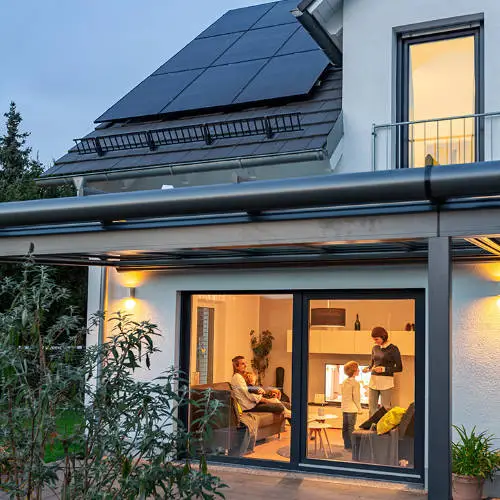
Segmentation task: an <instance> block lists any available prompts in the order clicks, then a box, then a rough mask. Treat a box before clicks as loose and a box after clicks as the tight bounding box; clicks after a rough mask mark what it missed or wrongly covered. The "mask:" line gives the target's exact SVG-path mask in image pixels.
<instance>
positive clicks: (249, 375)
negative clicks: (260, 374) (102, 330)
mask: <svg viewBox="0 0 500 500" xmlns="http://www.w3.org/2000/svg"><path fill="white" fill-rule="evenodd" d="M243 378H244V379H245V382H246V383H247V386H248V392H253V393H257V394H262V395H264V396H265V397H266V398H267V399H269V401H270V402H272V403H278V404H281V405H282V406H283V413H284V415H285V418H291V416H292V413H291V411H290V409H289V408H287V407H286V406H285V405H284V404H283V403H282V402H281V401H280V400H279V398H280V396H281V391H280V390H279V389H271V390H269V391H268V392H265V391H264V389H263V388H262V387H259V386H257V385H255V384H256V383H257V376H256V375H255V373H253V372H245V373H244V374H243Z"/></svg>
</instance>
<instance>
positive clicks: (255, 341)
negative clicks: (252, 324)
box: [250, 330, 274, 384]
mask: <svg viewBox="0 0 500 500" xmlns="http://www.w3.org/2000/svg"><path fill="white" fill-rule="evenodd" d="M273 340H274V337H273V334H272V333H271V332H270V331H269V330H264V331H263V332H262V333H261V334H260V335H259V336H257V335H256V334H255V330H251V331H250V346H251V348H252V352H253V359H252V368H253V369H254V370H256V371H257V374H258V379H259V380H258V383H259V384H260V383H261V382H262V379H263V378H264V377H265V375H266V370H267V369H268V368H269V354H270V353H271V350H272V348H273Z"/></svg>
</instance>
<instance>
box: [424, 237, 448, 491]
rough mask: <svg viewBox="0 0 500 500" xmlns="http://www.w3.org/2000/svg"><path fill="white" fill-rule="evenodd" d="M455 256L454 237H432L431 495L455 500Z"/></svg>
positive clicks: (429, 462) (429, 482)
mask: <svg viewBox="0 0 500 500" xmlns="http://www.w3.org/2000/svg"><path fill="white" fill-rule="evenodd" d="M451 273H452V265H451V253H450V238H448V237H435V238H429V257H428V312H429V335H428V353H429V354H428V363H429V365H428V366H429V399H428V401H429V403H428V404H429V406H428V408H429V424H428V425H429V426H428V467H429V471H428V483H427V484H428V492H429V500H451V498H452V493H451V361H452V354H451Z"/></svg>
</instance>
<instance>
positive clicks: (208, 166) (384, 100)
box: [0, 0, 500, 500]
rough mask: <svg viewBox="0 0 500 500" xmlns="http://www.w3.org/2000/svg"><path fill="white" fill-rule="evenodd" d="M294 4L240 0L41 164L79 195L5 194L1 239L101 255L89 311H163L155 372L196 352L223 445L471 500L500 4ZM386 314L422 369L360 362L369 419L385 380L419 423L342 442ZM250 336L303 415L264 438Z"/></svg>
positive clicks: (495, 289)
mask: <svg viewBox="0 0 500 500" xmlns="http://www.w3.org/2000/svg"><path fill="white" fill-rule="evenodd" d="M297 1H298V0H291V1H290V0H282V1H279V2H273V3H268V4H259V5H256V6H253V7H248V8H244V9H236V10H232V11H229V12H228V13H227V14H225V15H224V16H223V17H222V18H220V19H219V20H218V21H216V22H215V23H214V24H213V25H212V26H210V27H208V28H207V29H206V30H205V31H204V32H203V33H201V34H200V35H199V36H198V37H197V38H196V39H195V40H193V41H192V42H191V43H190V44H189V45H188V46H187V47H186V48H185V49H183V50H182V51H181V52H180V53H179V54H177V55H176V56H174V57H173V58H172V59H170V60H169V61H167V62H165V63H164V64H162V66H160V67H159V68H158V69H157V70H156V71H154V72H153V73H152V74H151V75H150V76H148V77H147V78H146V79H145V80H144V81H143V82H141V83H140V84H139V85H138V86H137V87H135V88H134V89H132V90H131V91H130V92H129V93H128V94H126V95H125V96H124V97H123V98H122V99H121V100H120V101H118V102H117V103H115V104H114V105H113V106H111V107H110V108H109V109H108V110H107V111H105V112H104V113H103V114H102V115H101V116H100V117H98V118H97V120H96V128H95V130H94V131H93V132H92V133H91V134H89V135H88V136H86V137H84V138H81V139H79V140H77V141H76V145H75V146H74V147H72V148H71V149H70V150H69V152H68V154H67V155H65V156H64V157H62V158H60V159H59V160H58V161H56V162H55V165H54V166H53V167H52V168H51V169H49V170H48V171H47V172H46V173H45V175H44V176H43V178H42V179H40V182H41V183H43V184H57V183H64V182H74V183H75V185H76V186H77V188H78V194H79V196H78V197H76V198H74V199H58V200H42V201H36V202H21V203H11V204H5V205H3V206H0V225H1V226H2V227H3V229H2V230H1V231H0V235H1V237H2V246H1V248H0V252H1V253H2V256H3V257H2V258H4V259H5V260H9V259H11V260H16V259H18V258H20V256H22V255H23V254H24V253H25V251H26V248H27V247H28V245H29V243H30V242H34V244H35V248H36V252H37V258H38V260H39V261H40V262H47V263H54V262H56V263H62V262H63V263H73V264H79V265H87V266H90V278H89V311H95V310H98V309H100V308H105V309H107V310H110V311H113V310H117V309H123V308H127V307H128V308H130V310H131V311H133V314H136V315H137V316H138V317H151V318H152V319H153V320H154V321H155V322H156V323H157V324H158V325H159V327H160V329H161V330H162V331H163V332H164V337H163V339H162V341H161V345H160V347H161V348H162V351H163V354H162V356H163V358H162V363H160V364H157V365H153V367H152V368H153V369H152V372H151V374H149V375H148V374H143V376H155V375H158V374H159V372H160V371H162V370H163V369H164V368H165V367H167V366H169V365H171V364H176V365H178V366H179V367H180V368H182V369H183V370H185V371H186V372H187V373H188V374H189V379H190V384H191V386H194V387H199V386H205V387H206V386H211V387H214V388H215V389H217V390H216V395H217V397H220V398H221V399H222V400H223V401H224V402H225V403H226V407H225V408H226V410H227V411H225V412H224V414H223V415H222V416H221V421H220V422H218V423H217V426H216V428H215V430H214V436H213V440H212V441H211V442H210V443H207V446H208V448H209V450H210V454H211V458H212V459H213V460H214V461H222V462H230V463H237V464H250V465H256V466H260V467H273V468H283V469H290V470H300V471H310V472H322V473H330V474H343V475H353V476H358V477H365V478H372V479H381V478H384V479H387V480H394V481H403V482H412V483H417V484H421V485H423V486H424V487H425V488H427V489H428V491H429V498H430V499H431V500H434V499H435V500H442V499H444V498H451V490H450V482H449V480H448V478H449V477H450V440H451V437H452V436H451V424H452V423H454V424H464V425H466V426H467V427H469V428H470V427H472V426H473V425H476V426H477V427H478V428H479V429H487V430H488V431H489V432H492V433H495V434H496V435H498V436H500V426H499V419H498V416H497V415H498V413H499V412H500V398H499V397H498V394H497V392H498V391H497V389H496V387H497V383H498V379H499V375H500V335H499V333H500V303H499V302H498V300H499V299H498V296H499V295H500V288H499V284H498V283H499V281H500V262H499V261H498V256H499V255H500V240H499V239H498V238H499V237H500V231H499V226H498V220H499V219H498V215H499V211H500V205H499V201H500V200H499V198H498V195H499V193H500V162H499V161H498V159H499V157H498V151H497V148H498V145H497V138H499V137H500V135H499V134H500V130H499V128H498V127H499V126H500V123H499V116H500V111H499V110H500V95H499V94H498V92H496V89H497V88H498V86H499V84H500V60H499V59H498V58H497V57H496V47H498V46H499V42H500V40H499V39H498V38H499V37H500V35H499V33H500V30H499V29H498V25H499V24H500V4H498V2H497V1H496V0H476V1H474V2H472V1H471V0H460V1H458V0H441V1H440V2H432V1H430V0H418V1H417V2H415V1H414V2H410V1H408V0H379V1H378V2H376V3H375V2H371V1H368V0H345V1H341V0H315V1H308V0H304V1H303V2H302V3H300V4H299V5H297ZM13 216H15V218H13ZM452 298H453V301H452ZM377 326H379V327H383V328H384V329H385V330H386V331H387V332H388V335H389V342H390V343H392V344H393V345H396V346H397V347H398V350H399V353H400V355H401V360H402V370H401V371H398V372H397V373H395V374H394V377H390V376H389V377H385V379H384V381H383V383H380V378H379V380H375V379H376V378H377V377H375V379H373V380H372V378H373V377H372V378H371V377H370V373H369V372H366V373H365V372H363V371H361V373H360V374H359V375H358V379H359V381H360V383H361V406H362V408H361V411H360V413H361V414H360V415H358V424H359V423H361V422H362V421H364V420H366V419H367V418H368V416H369V411H370V410H369V405H370V395H372V398H373V395H374V394H376V392H375V391H377V390H381V391H382V392H383V391H389V393H387V392H386V393H385V394H386V395H387V394H389V396H390V399H391V405H392V406H399V407H401V408H403V409H404V410H406V412H405V417H403V422H402V423H401V424H400V426H399V427H398V428H396V429H395V430H394V431H393V432H391V433H390V434H387V435H384V436H377V435H376V434H375V433H373V432H370V431H365V432H358V431H356V432H355V433H354V434H353V443H352V450H345V449H344V442H343V440H342V430H341V429H342V413H341V399H342V394H341V392H342V391H341V384H342V383H343V381H344V380H345V378H346V375H345V373H344V370H343V367H344V365H345V364H346V363H347V362H348V361H350V360H354V361H357V363H358V364H359V366H360V367H361V368H365V367H368V366H369V365H370V362H371V351H372V346H373V340H372V337H371V331H372V329H373V328H374V327H377ZM251 331H253V332H254V334H255V335H256V337H255V338H256V341H257V342H258V340H259V335H262V333H261V332H264V331H270V332H271V333H272V335H273V337H274V340H273V345H272V350H271V351H270V354H269V356H268V358H269V366H268V367H267V369H266V370H260V371H259V375H261V379H262V383H263V385H264V386H279V387H280V388H281V390H282V392H283V393H285V394H286V395H287V396H289V397H290V398H291V402H292V426H291V427H289V426H288V425H286V422H285V421H284V419H283V417H282V415H281V413H274V414H273V413H269V412H262V413H261V414H259V415H258V416H257V417H255V420H256V421H257V439H258V441H257V445H256V446H255V450H254V453H252V454H246V451H247V448H245V439H246V437H248V432H247V428H246V427H245V425H244V421H245V416H246V415H245V416H242V415H240V413H239V412H238V407H237V405H236V404H235V400H234V397H233V396H234V395H233V394H232V393H231V390H230V386H229V382H230V380H231V377H232V375H233V366H232V362H231V360H232V359H233V358H234V357H236V356H244V357H245V358H246V360H247V362H248V364H250V361H251V360H252V358H253V356H254V353H253V351H252V345H251V338H252V337H251V334H250V332H251ZM108 333H109V332H106V331H99V332H96V333H95V336H94V338H93V340H94V341H95V342H99V341H100V340H102V338H104V337H105V336H106V335H107V334H108ZM260 338H261V337H260ZM264 365H265V363H264ZM386 379H387V380H386ZM372 382H373V384H374V385H372V386H371V387H370V384H372ZM384 384H385V385H384ZM374 403H375V404H376V403H377V401H375V400H372V407H373V404H374ZM186 418H189V415H186ZM292 429H293V432H292ZM499 487H500V483H499V481H497V482H496V483H494V484H493V485H492V488H497V489H498V488H499Z"/></svg>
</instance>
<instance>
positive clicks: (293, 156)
mask: <svg viewBox="0 0 500 500" xmlns="http://www.w3.org/2000/svg"><path fill="white" fill-rule="evenodd" d="M327 158H328V154H327V152H326V151H325V150H324V149H312V150H310V151H300V152H298V153H278V154H274V155H261V156H246V157H241V158H234V159H231V160H210V161H203V162H196V163H177V164H175V165H171V164H159V165H153V166H149V167H129V168H123V169H117V170H108V171H98V172H88V173H85V172H83V173H77V174H69V175H53V176H47V177H39V178H38V179H35V182H36V184H38V185H39V186H59V185H63V184H68V183H73V182H74V180H75V179H78V178H82V177H84V178H85V181H86V182H98V181H113V180H122V179H134V178H142V177H156V176H161V175H176V174H191V173H199V172H210V171H217V170H234V169H240V168H247V167H252V168H255V167H266V166H271V165H281V164H291V163H301V162H308V161H323V160H326V159H327Z"/></svg>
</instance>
